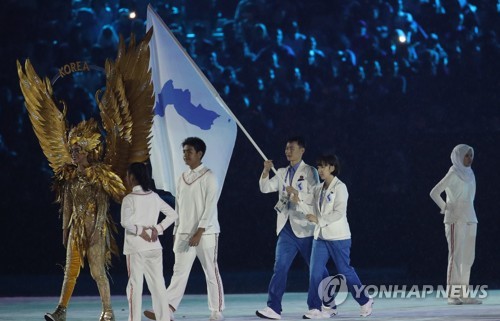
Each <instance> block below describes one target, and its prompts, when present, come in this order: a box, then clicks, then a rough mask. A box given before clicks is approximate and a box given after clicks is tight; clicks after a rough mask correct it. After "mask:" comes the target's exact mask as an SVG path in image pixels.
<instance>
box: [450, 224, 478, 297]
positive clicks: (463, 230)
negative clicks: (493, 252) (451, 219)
mask: <svg viewBox="0 0 500 321" xmlns="http://www.w3.org/2000/svg"><path fill="white" fill-rule="evenodd" d="M445 232H446V239H447V240H448V273H447V282H446V284H447V286H448V297H450V298H459V297H467V292H466V290H467V289H468V287H469V279H470V270H471V267H472V264H473V263H474V257H475V252H476V233H477V223H461V222H457V223H453V224H445Z"/></svg>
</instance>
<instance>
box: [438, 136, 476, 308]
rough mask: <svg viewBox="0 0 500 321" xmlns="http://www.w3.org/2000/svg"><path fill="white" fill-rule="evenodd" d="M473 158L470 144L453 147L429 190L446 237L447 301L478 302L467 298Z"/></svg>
mask: <svg viewBox="0 0 500 321" xmlns="http://www.w3.org/2000/svg"><path fill="white" fill-rule="evenodd" d="M473 158H474V149H473V148H472V147H470V146H468V145H465V144H460V145H457V146H455V148H454V149H453V151H452V152H451V163H452V166H451V167H450V170H449V171H448V173H447V174H446V176H445V177H444V178H443V179H442V180H441V181H440V182H439V183H438V184H437V185H436V186H434V188H433V189H432V191H431V193H430V196H431V198H432V200H433V201H434V202H436V204H437V205H438V206H439V208H440V209H441V214H444V225H445V232H446V239H447V240H448V272H447V281H446V284H447V293H448V304H480V303H481V301H480V300H478V299H475V298H470V297H468V288H469V279H470V270H471V267H472V264H473V263H474V254H475V246H476V231H477V217H476V212H475V210H474V196H475V194H476V179H475V177H474V172H473V171H472V168H471V165H472V160H473ZM443 192H445V193H446V201H444V200H443V199H442V198H441V194H442V193H443Z"/></svg>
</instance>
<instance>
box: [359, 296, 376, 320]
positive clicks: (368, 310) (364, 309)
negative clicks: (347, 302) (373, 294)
mask: <svg viewBox="0 0 500 321" xmlns="http://www.w3.org/2000/svg"><path fill="white" fill-rule="evenodd" d="M372 310H373V299H372V298H370V299H369V300H368V302H366V303H365V304H363V305H362V306H361V310H360V311H359V315H360V316H362V317H367V316H369V315H370V314H372Z"/></svg>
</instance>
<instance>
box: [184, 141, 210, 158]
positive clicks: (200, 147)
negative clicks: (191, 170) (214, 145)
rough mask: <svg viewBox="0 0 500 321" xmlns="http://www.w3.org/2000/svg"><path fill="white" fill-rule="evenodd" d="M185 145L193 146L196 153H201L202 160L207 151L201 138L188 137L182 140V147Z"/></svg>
mask: <svg viewBox="0 0 500 321" xmlns="http://www.w3.org/2000/svg"><path fill="white" fill-rule="evenodd" d="M186 145H189V146H193V148H194V150H195V151H196V152H202V155H201V158H203V156H205V152H206V151H207V145H206V144H205V142H204V141H203V140H202V139H201V138H198V137H188V138H186V139H184V141H183V142H182V147H184V146H186Z"/></svg>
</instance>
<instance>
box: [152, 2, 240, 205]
mask: <svg viewBox="0 0 500 321" xmlns="http://www.w3.org/2000/svg"><path fill="white" fill-rule="evenodd" d="M151 27H153V37H152V39H151V42H150V43H149V47H150V51H151V61H150V66H151V69H152V79H153V85H154V91H155V96H156V102H155V116H154V120H153V138H152V142H151V166H152V168H153V179H154V180H155V184H156V187H157V188H159V189H163V190H165V191H169V192H171V193H172V194H173V195H174V196H175V193H176V189H175V185H176V183H177V179H178V178H179V177H180V175H181V174H182V172H183V171H185V170H186V169H187V165H186V164H185V163H184V161H183V158H182V157H183V155H182V146H181V143H182V141H183V140H184V139H185V138H187V137H193V136H196V137H199V138H201V139H203V141H204V142H205V144H206V145H207V151H206V153H205V156H204V157H203V159H202V162H203V164H205V166H207V167H208V168H210V169H211V170H212V171H213V173H214V174H215V176H216V177H217V178H218V182H219V195H220V191H221V190H222V185H223V183H224V179H225V177H226V172H227V168H228V166H229V161H230V159H231V155H232V153H233V148H234V143H235V140H236V132H237V126H236V123H235V121H234V120H233V118H232V117H231V116H230V115H229V114H228V113H227V112H226V109H225V104H224V103H223V102H222V100H221V98H220V97H219V95H218V94H217V92H216V91H215V89H214V88H213V86H212V85H211V84H210V83H209V81H208V80H207V79H206V77H205V76H204V75H203V73H202V72H201V71H200V70H199V68H198V66H196V64H195V63H194V61H193V60H192V59H191V58H190V57H189V55H188V54H187V53H186V51H185V50H184V48H183V47H182V46H181V44H180V43H179V42H178V41H177V39H176V38H175V36H174V35H173V34H172V32H171V31H170V30H169V29H168V27H167V26H166V25H165V23H164V22H163V21H162V19H161V18H160V17H159V16H158V15H157V14H156V12H154V10H153V9H152V7H151V6H149V7H148V16H147V29H148V30H149V28H151Z"/></svg>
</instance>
